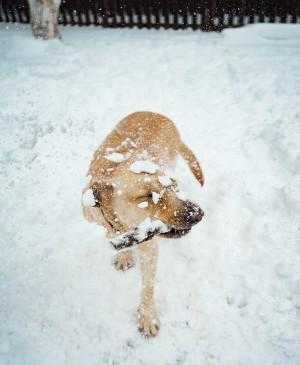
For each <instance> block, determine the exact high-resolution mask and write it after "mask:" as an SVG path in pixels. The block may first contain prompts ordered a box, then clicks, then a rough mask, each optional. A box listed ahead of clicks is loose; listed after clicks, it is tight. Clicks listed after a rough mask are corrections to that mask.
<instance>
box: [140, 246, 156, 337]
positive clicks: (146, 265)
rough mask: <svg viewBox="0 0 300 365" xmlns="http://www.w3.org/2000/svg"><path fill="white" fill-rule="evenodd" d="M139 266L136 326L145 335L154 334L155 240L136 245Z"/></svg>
mask: <svg viewBox="0 0 300 365" xmlns="http://www.w3.org/2000/svg"><path fill="white" fill-rule="evenodd" d="M138 253H139V259H140V268H141V274H142V292H141V301H140V305H139V308H138V328H139V331H140V332H141V333H142V334H143V335H144V336H146V337H149V336H156V335H157V333H158V331H159V320H158V318H157V314H156V310H155V303H154V284H155V274H156V264H157V255H158V247H157V243H156V241H155V240H152V241H148V242H146V243H143V244H141V245H140V246H138Z"/></svg>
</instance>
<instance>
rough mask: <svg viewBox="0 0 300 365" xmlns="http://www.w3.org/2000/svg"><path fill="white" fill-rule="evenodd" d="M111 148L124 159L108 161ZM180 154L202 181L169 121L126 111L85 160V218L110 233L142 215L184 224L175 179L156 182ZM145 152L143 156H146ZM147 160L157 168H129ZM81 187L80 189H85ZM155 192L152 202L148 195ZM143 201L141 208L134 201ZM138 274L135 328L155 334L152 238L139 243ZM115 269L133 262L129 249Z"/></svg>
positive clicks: (184, 207) (134, 223)
mask: <svg viewBox="0 0 300 365" xmlns="http://www.w3.org/2000/svg"><path fill="white" fill-rule="evenodd" d="M110 153H119V154H121V155H122V156H123V158H124V160H123V161H118V162H115V161H111V158H110V157H109V156H110ZM178 155H181V156H182V157H183V158H184V159H185V160H186V161H187V163H188V165H189V167H190V169H191V171H192V172H193V174H194V176H195V177H196V179H197V180H198V181H199V183H200V184H201V185H203V183H204V176H203V173H202V169H201V167H200V164H199V163H198V161H197V159H196V157H195V155H194V154H193V152H192V151H191V150H190V149H189V148H188V147H187V146H186V145H185V144H184V143H183V142H182V141H181V139H180V135H179V133H178V131H177V129H176V127H175V125H174V124H173V122H172V121H171V120H170V119H168V118H166V117H164V116H162V115H160V114H156V113H151V112H137V113H134V114H130V115H129V116H127V117H126V118H124V119H123V120H121V122H120V123H119V124H118V125H117V126H116V128H115V129H114V130H113V131H112V132H111V133H110V134H109V135H108V136H107V138H106V139H105V141H104V142H103V143H102V144H101V146H100V147H99V148H98V149H97V150H96V152H95V153H94V156H93V160H92V162H91V164H90V167H89V171H88V175H90V176H91V179H90V182H89V184H88V186H87V187H86V189H89V188H90V189H92V190H93V195H94V197H96V198H97V201H98V205H99V206H98V207H83V214H84V217H85V218H86V219H87V220H88V221H95V222H96V223H98V224H100V225H103V226H104V227H105V228H106V229H107V232H108V236H110V237H112V236H115V235H117V234H119V233H124V232H128V231H129V230H131V229H133V228H134V227H136V226H137V225H138V224H139V223H141V222H142V221H143V220H144V219H145V218H147V217H150V218H156V219H159V220H161V221H163V222H165V223H166V224H168V225H169V226H171V227H174V229H177V230H182V229H189V228H190V226H191V223H190V222H189V221H188V220H187V217H188V215H187V209H188V206H189V205H188V202H187V201H183V200H181V199H179V198H178V196H177V195H176V194H177V184H176V181H175V180H174V181H172V184H170V186H168V187H166V186H165V185H163V184H162V183H161V179H160V178H161V177H162V176H163V174H164V170H166V169H167V168H169V167H171V166H173V165H174V163H175V161H176V157H177V156H178ZM145 156H146V157H145ZM141 159H142V160H143V159H146V160H151V161H152V162H153V163H155V164H157V165H158V166H159V167H160V168H159V171H156V172H155V173H153V174H147V173H134V172H132V171H131V170H130V166H131V164H133V163H134V162H135V161H139V160H141ZM86 189H85V190H86ZM153 193H155V194H160V199H159V201H158V202H156V203H154V201H153V199H152V198H151V196H152V195H151V194H153ZM141 202H147V204H148V206H147V208H146V209H141V208H140V207H139V204H140V203H141ZM137 251H138V256H139V261H140V268H141V273H142V293H141V301H140V305H139V309H138V327H139V330H140V331H141V332H142V333H143V334H144V335H145V336H155V335H156V334H157V333H158V330H159V321H158V318H157V314H156V311H155V305H154V282H155V272H156V261H157V253H158V249H157V243H156V241H155V239H153V240H151V241H148V242H146V243H143V244H140V245H139V246H138V250H137ZM114 265H115V267H116V269H118V270H126V269H127V268H129V267H131V266H133V265H134V256H133V254H132V250H127V251H124V252H121V253H119V254H118V255H117V256H116V258H115V261H114Z"/></svg>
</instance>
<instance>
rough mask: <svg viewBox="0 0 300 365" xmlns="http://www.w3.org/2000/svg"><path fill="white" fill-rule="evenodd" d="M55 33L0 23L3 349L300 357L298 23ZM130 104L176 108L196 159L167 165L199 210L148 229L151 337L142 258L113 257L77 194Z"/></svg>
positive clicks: (187, 357)
mask: <svg viewBox="0 0 300 365" xmlns="http://www.w3.org/2000/svg"><path fill="white" fill-rule="evenodd" d="M62 35H63V40H62V41H61V42H60V41H52V42H43V41H37V40H34V39H33V38H32V36H31V32H30V28H29V27H28V26H20V25H14V24H11V25H7V24H0V136H1V137H0V186H1V189H0V210H1V215H0V229H1V231H0V240H1V243H0V244H1V247H0V364H1V365H4V364H10V365H18V364H22V365H23V364H30V365H33V364H39V365H40V364H42V365H44V364H45V365H46V364H47V365H48V364H51V365H53V364H58V365H61V364H72V365H76V364H88V365H94V364H95V365H96V364H97V365H105V364H110V365H112V364H113V365H117V364H120V365H127V364H128V365H132V364H133V365H134V364H163V365H175V364H177V365H179V364H189V365H190V364H205V365H206V364H210V365H212V364H218V365H219V364H221V365H235V364H242V365H244V364H245V365H250V364H255V365H257V364H265V365H269V364H272V365H287V364H288V365H291V364H293V365H296V364H299V363H300V246H299V245H300V243H299V231H298V225H299V218H300V217H299V210H300V197H299V183H300V181H299V169H300V157H299V150H300V147H299V133H300V126H299V125H300V67H299V65H300V26H299V25H279V24H277V25H255V26H247V27H245V28H241V29H235V30H226V31H225V32H224V33H222V34H204V33H201V32H197V33H193V32H191V31H178V32H175V31H155V30H152V31H146V30H142V31H141V30H103V29H94V28H90V29H88V28H71V27H68V28H63V29H62ZM136 110H152V111H157V112H161V113H164V114H166V115H167V116H169V117H170V118H172V119H173V120H174V121H175V123H176V124H177V126H178V128H179V130H180V132H181V134H182V137H183V140H184V141H186V142H188V144H189V145H190V147H192V149H193V150H194V151H195V152H196V154H197V156H199V159H200V161H201V162H202V165H203V169H204V172H205V175H206V185H205V186H204V188H203V189H201V188H200V187H198V185H197V183H196V182H195V181H194V180H193V181H192V177H191V176H190V173H189V172H188V170H187V168H185V167H184V166H179V171H180V176H181V179H182V184H183V185H184V186H185V188H186V191H187V193H188V194H189V195H191V196H193V197H194V198H197V199H198V200H199V202H200V204H201V207H202V208H203V210H204V211H205V219H204V220H203V221H202V222H201V223H200V224H199V225H197V226H196V227H195V228H194V229H193V230H192V232H191V233H190V234H189V235H187V236H185V237H184V238H182V239H180V240H166V241H162V242H161V245H160V257H159V265H158V275H157V291H156V298H157V306H158V311H159V315H160V320H161V324H162V327H161V332H160V334H159V336H158V337H157V338H155V339H150V340H145V339H143V338H142V337H141V336H140V334H139V333H138V331H137V329H136V322H135V310H136V307H137V303H138V297H139V290H140V277H139V274H138V270H137V269H131V270H130V271H128V272H127V273H120V272H116V271H114V269H113V268H112V266H111V260H112V257H113V254H114V252H113V250H112V248H111V247H110V245H109V244H108V243H107V242H106V240H105V238H104V232H103V230H101V229H99V228H98V227H97V226H95V225H93V224H89V223H87V222H85V221H84V220H83V217H82V214H81V209H80V196H81V189H82V188H83V186H84V182H85V173H86V171H87V167H88V164H89V161H90V158H91V155H92V153H93V151H94V150H95V149H96V148H97V146H98V145H99V144H100V142H101V141H102V139H103V138H104V137H105V136H106V134H107V133H108V132H109V131H110V130H111V128H112V127H113V126H114V124H115V123H117V122H118V121H119V120H120V119H121V118H122V117H124V116H125V115H126V114H128V113H130V112H133V111H136ZM191 181H192V182H191Z"/></svg>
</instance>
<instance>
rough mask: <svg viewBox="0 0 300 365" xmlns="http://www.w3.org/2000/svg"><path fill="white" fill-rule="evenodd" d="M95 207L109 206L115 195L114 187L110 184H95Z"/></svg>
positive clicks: (93, 189) (93, 190)
mask: <svg viewBox="0 0 300 365" xmlns="http://www.w3.org/2000/svg"><path fill="white" fill-rule="evenodd" d="M90 188H91V190H92V192H93V196H94V200H95V206H96V207H97V206H98V207H99V206H105V205H107V204H109V202H110V200H111V198H112V195H113V191H114V189H113V186H112V185H111V184H110V183H108V182H94V183H93V184H92V185H91V187H90Z"/></svg>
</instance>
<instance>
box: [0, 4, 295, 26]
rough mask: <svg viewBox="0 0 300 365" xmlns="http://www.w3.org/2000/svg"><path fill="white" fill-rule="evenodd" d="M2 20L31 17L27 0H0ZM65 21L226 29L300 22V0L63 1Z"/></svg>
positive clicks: (72, 22)
mask: <svg viewBox="0 0 300 365" xmlns="http://www.w3.org/2000/svg"><path fill="white" fill-rule="evenodd" d="M0 21H4V22H20V23H28V22H29V7H28V3H27V1H26V0H2V1H1V0H0ZM59 23H60V24H63V25H68V24H69V25H79V26H84V25H98V26H102V27H106V28H107V27H111V28H120V27H135V26H136V27H138V28H160V27H162V28H165V29H168V28H173V29H184V28H192V29H194V30H196V29H202V30H207V31H213V30H222V29H223V28H226V27H237V26H242V25H245V24H248V23H300V1H299V0H261V1H257V0H219V1H218V0H206V1H200V0H195V1H192V0H187V1H184V0H161V1H159V0H143V1H142V0H63V1H62V3H61V6H60V15H59Z"/></svg>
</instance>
